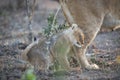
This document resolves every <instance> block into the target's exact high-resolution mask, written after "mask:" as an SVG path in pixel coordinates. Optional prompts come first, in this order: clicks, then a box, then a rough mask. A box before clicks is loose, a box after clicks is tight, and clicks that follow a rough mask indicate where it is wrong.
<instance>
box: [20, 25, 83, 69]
mask: <svg viewBox="0 0 120 80" xmlns="http://www.w3.org/2000/svg"><path fill="white" fill-rule="evenodd" d="M80 33H81V32H80V30H79V27H78V26H77V25H76V24H73V25H72V27H70V28H68V29H66V30H65V31H63V32H62V33H58V34H57V35H54V36H52V38H50V40H49V41H48V40H47V39H42V40H37V41H35V42H33V43H31V44H30V45H29V46H28V47H27V48H26V49H25V50H24V51H23V53H22V59H23V60H26V61H28V62H29V63H30V64H32V65H34V66H35V67H36V68H37V69H44V70H46V69H48V68H49V66H50V65H51V64H52V63H54V61H55V60H57V61H58V63H59V64H60V65H61V68H62V69H64V70H71V68H70V65H69V62H68V59H67V58H68V56H70V55H74V56H77V55H76V54H77V53H78V52H77V50H76V48H80V47H81V46H82V43H81V42H82V41H81V40H80V39H79V36H81V35H80Z"/></svg>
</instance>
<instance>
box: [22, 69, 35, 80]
mask: <svg viewBox="0 0 120 80" xmlns="http://www.w3.org/2000/svg"><path fill="white" fill-rule="evenodd" d="M21 80H36V75H35V74H34V69H33V68H29V69H28V70H26V71H25V73H24V74H23V75H22V79H21Z"/></svg>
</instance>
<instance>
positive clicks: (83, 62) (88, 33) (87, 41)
mask: <svg viewBox="0 0 120 80" xmlns="http://www.w3.org/2000/svg"><path fill="white" fill-rule="evenodd" d="M95 26H97V25H95ZM89 27H90V26H89ZM99 30H100V27H97V28H94V29H93V31H92V30H91V29H89V28H87V29H86V32H84V33H85V42H84V44H83V46H82V47H81V48H79V47H78V48H77V50H78V53H79V54H78V56H79V60H80V63H81V66H82V67H83V68H86V69H99V66H98V65H96V64H90V63H89V62H88V60H87V57H86V54H85V53H86V50H87V47H88V46H89V45H90V44H91V42H93V40H94V38H95V37H96V35H97V33H98V31H99Z"/></svg>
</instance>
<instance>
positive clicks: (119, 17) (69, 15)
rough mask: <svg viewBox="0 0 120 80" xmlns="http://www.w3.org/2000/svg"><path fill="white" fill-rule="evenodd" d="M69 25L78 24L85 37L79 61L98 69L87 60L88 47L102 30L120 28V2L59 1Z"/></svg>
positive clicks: (108, 0)
mask: <svg viewBox="0 0 120 80" xmlns="http://www.w3.org/2000/svg"><path fill="white" fill-rule="evenodd" d="M59 2H60V4H61V6H62V9H63V13H64V14H65V17H66V19H67V21H68V23H70V24H73V23H76V24H77V25H78V26H79V28H80V30H81V32H83V35H84V43H83V45H84V46H83V47H82V48H78V55H79V60H80V61H81V63H82V66H83V67H84V68H87V69H98V66H97V65H95V64H90V63H89V62H88V60H87V58H86V55H85V52H86V49H87V47H88V46H89V45H90V44H91V42H92V41H93V40H94V38H95V37H96V35H97V33H98V32H99V31H100V29H102V28H104V29H111V30H112V29H113V30H115V29H117V28H119V27H120V0H59Z"/></svg>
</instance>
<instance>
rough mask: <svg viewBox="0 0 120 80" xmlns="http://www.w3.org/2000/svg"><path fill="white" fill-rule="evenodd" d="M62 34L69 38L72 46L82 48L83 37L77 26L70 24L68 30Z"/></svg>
mask: <svg viewBox="0 0 120 80" xmlns="http://www.w3.org/2000/svg"><path fill="white" fill-rule="evenodd" d="M64 34H65V35H66V36H68V37H69V40H70V42H71V43H72V44H73V45H75V46H77V47H82V45H83V43H84V35H83V33H82V31H81V29H80V28H79V27H78V25H77V24H72V26H71V27H70V28H68V29H67V30H65V31H64Z"/></svg>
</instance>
